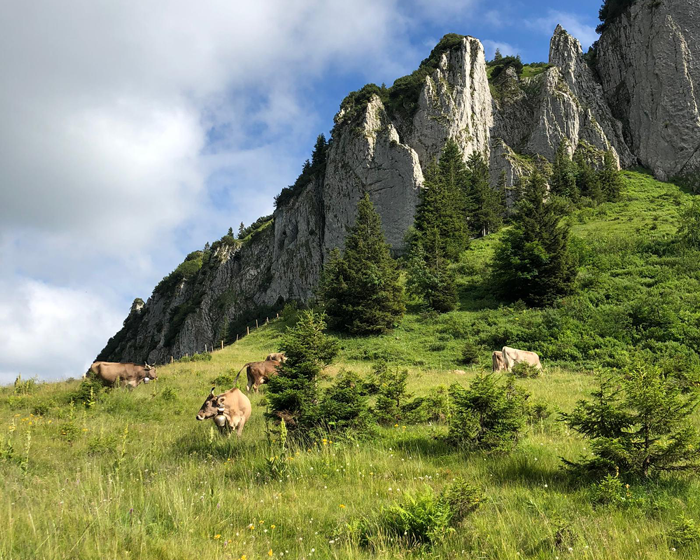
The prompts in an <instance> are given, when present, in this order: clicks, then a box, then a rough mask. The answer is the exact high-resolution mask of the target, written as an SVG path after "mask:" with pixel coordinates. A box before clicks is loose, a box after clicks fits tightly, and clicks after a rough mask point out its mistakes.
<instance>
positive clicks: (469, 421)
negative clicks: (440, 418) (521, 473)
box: [448, 374, 528, 451]
mask: <svg viewBox="0 0 700 560" xmlns="http://www.w3.org/2000/svg"><path fill="white" fill-rule="evenodd" d="M527 397H528V395H527V394H526V393H525V392H524V391H522V390H521V389H518V388H517V387H515V385H514V383H513V381H512V380H508V381H506V383H504V384H499V383H498V378H497V376H496V375H494V374H488V375H480V376H478V377H477V378H476V379H475V380H474V381H473V382H472V384H471V386H470V387H469V389H465V388H464V387H462V386H461V385H457V384H454V385H452V386H451V387H450V399H451V403H450V406H451V416H450V421H449V434H448V441H450V442H451V443H452V444H454V445H458V446H464V447H467V448H472V449H486V450H494V451H496V450H499V451H504V450H508V449H510V448H512V447H513V446H514V445H515V444H516V443H517V441H518V438H519V437H520V433H521V430H522V428H523V425H524V423H525V418H526V417H525V400H526V399H527Z"/></svg>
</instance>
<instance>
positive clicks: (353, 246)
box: [320, 194, 406, 334]
mask: <svg viewBox="0 0 700 560" xmlns="http://www.w3.org/2000/svg"><path fill="white" fill-rule="evenodd" d="M320 296H321V299H322V301H323V302H324V303H325V306H326V311H327V313H328V316H329V318H330V319H331V320H332V322H333V325H334V326H335V327H336V328H339V329H341V330H343V331H346V332H349V333H351V334H379V333H383V332H386V331H387V330H389V329H391V328H393V327H394V326H395V325H396V323H398V322H399V321H400V320H401V318H402V317H403V314H404V312H405V310H406V307H405V295H404V290H403V286H402V285H401V283H400V282H399V271H398V268H397V266H396V262H395V261H394V259H392V258H391V254H390V253H389V246H388V245H387V244H386V242H385V241H384V234H383V232H382V227H381V219H380V217H379V214H377V212H376V211H375V210H374V205H373V204H372V202H371V201H370V199H369V195H368V194H366V195H365V196H364V198H362V199H361V200H360V202H359V204H358V206H357V220H356V221H355V225H354V226H353V227H352V228H350V232H349V234H348V237H347V238H346V240H345V252H344V253H343V254H342V256H341V254H340V252H339V251H337V250H336V251H334V252H333V254H332V255H331V259H330V262H329V263H328V265H327V266H326V268H325V269H324V273H323V278H322V280H321V285H320Z"/></svg>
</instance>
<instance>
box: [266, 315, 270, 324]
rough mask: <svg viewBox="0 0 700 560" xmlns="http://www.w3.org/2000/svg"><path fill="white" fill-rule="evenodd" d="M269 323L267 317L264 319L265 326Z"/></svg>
mask: <svg viewBox="0 0 700 560" xmlns="http://www.w3.org/2000/svg"><path fill="white" fill-rule="evenodd" d="M269 322H270V318H269V317H265V324H266V325H267V324H269Z"/></svg>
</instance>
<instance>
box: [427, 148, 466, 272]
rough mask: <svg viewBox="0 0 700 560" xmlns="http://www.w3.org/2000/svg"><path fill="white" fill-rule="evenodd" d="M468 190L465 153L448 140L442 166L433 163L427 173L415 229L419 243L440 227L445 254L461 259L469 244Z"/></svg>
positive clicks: (443, 152) (441, 158) (441, 161)
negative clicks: (427, 233)
mask: <svg viewBox="0 0 700 560" xmlns="http://www.w3.org/2000/svg"><path fill="white" fill-rule="evenodd" d="M468 188H469V176H468V172H467V168H466V166H465V165H464V161H463V159H462V152H461V151H460V149H459V146H458V145H457V143H456V142H455V141H454V140H448V141H447V144H445V148H444V149H443V151H442V155H441V156H440V163H439V164H437V165H435V164H432V165H431V166H430V167H429V168H428V169H427V170H426V174H425V185H424V188H423V189H422V191H421V203H420V206H419V207H418V211H417V214H416V224H415V228H416V239H417V240H420V238H421V236H422V235H424V234H425V233H426V232H428V231H429V230H431V229H433V228H437V229H438V232H439V238H440V242H441V243H442V246H443V247H442V249H443V254H444V255H445V257H446V258H448V259H450V260H457V258H458V257H459V254H460V253H461V252H462V251H464V250H465V249H466V248H467V246H468V244H469V235H468V232H467V220H466V210H467V209H466V206H467V204H466V194H467V190H468Z"/></svg>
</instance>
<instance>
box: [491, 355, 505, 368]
mask: <svg viewBox="0 0 700 560" xmlns="http://www.w3.org/2000/svg"><path fill="white" fill-rule="evenodd" d="M491 362H492V363H493V371H494V372H495V371H504V370H505V369H506V362H505V360H504V359H503V352H499V351H498V350H496V351H495V352H494V353H493V354H491Z"/></svg>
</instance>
